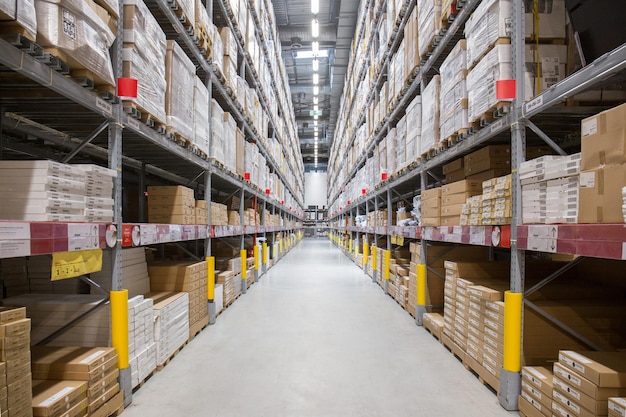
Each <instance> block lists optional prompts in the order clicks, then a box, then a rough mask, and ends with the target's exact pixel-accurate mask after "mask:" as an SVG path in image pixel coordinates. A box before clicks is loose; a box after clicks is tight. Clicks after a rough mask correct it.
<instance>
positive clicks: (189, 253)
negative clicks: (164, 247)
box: [168, 242, 202, 261]
mask: <svg viewBox="0 0 626 417" xmlns="http://www.w3.org/2000/svg"><path fill="white" fill-rule="evenodd" d="M168 244H169V245H174V246H176V247H177V248H178V249H180V250H181V251H183V252H185V254H187V256H189V257H190V258H192V259H193V260H194V261H201V260H202V258H200V257H199V256H198V255H196V254H195V253H193V252H191V251H190V250H188V249H187V248H185V247H184V246H183V245H181V244H180V243H176V242H172V243H168Z"/></svg>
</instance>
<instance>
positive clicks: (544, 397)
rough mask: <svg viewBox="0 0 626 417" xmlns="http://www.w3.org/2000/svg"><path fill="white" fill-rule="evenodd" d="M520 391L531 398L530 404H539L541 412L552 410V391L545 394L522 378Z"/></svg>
mask: <svg viewBox="0 0 626 417" xmlns="http://www.w3.org/2000/svg"><path fill="white" fill-rule="evenodd" d="M522 391H524V392H525V393H527V394H528V395H529V396H530V397H531V398H532V400H533V401H532V403H535V402H538V403H539V404H541V409H542V410H543V409H547V410H549V409H551V408H552V391H550V393H545V392H543V391H541V390H540V389H539V388H537V387H536V386H535V385H533V384H532V383H530V382H528V380H527V379H525V378H522ZM533 405H534V404H533Z"/></svg>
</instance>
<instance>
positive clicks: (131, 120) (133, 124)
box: [128, 116, 141, 132]
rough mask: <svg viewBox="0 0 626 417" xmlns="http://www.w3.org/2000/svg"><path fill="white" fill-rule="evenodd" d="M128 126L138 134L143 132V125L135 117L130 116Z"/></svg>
mask: <svg viewBox="0 0 626 417" xmlns="http://www.w3.org/2000/svg"><path fill="white" fill-rule="evenodd" d="M128 126H129V127H131V128H132V129H135V130H136V131H138V132H139V131H140V130H141V123H139V120H137V119H135V118H134V117H130V116H128Z"/></svg>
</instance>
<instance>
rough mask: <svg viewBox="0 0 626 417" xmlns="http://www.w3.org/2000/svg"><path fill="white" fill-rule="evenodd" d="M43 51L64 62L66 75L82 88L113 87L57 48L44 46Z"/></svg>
mask: <svg viewBox="0 0 626 417" xmlns="http://www.w3.org/2000/svg"><path fill="white" fill-rule="evenodd" d="M44 53H45V54H50V55H51V56H53V57H56V58H57V59H59V60H60V61H62V62H64V63H65V64H66V65H67V67H68V69H69V73H68V74H67V75H69V77H70V78H72V79H73V80H74V81H76V82H77V83H78V84H79V85H80V86H81V87H83V88H87V89H89V90H95V89H97V88H96V87H100V88H101V89H103V88H111V87H112V88H115V86H114V85H112V84H111V83H110V81H107V80H104V79H103V78H101V77H100V76H99V75H98V74H96V73H95V72H94V71H92V70H90V69H89V68H85V67H84V66H83V65H82V64H81V63H79V62H78V61H76V60H75V59H74V58H72V57H71V56H70V55H68V54H67V53H66V52H64V51H62V50H60V49H59V48H44Z"/></svg>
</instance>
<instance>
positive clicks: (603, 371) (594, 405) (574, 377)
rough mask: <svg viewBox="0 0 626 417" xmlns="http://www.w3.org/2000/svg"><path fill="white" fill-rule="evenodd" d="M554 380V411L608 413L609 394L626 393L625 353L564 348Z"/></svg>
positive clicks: (587, 415) (583, 415) (587, 414)
mask: <svg viewBox="0 0 626 417" xmlns="http://www.w3.org/2000/svg"><path fill="white" fill-rule="evenodd" d="M553 382H554V389H553V391H552V396H553V402H552V413H553V415H557V416H563V417H567V416H570V415H576V416H581V417H592V416H605V415H608V413H609V403H608V398H609V397H621V396H624V395H626V353H624V352H586V351H569V350H562V351H560V352H559V361H558V363H555V364H554V381H553Z"/></svg>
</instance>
